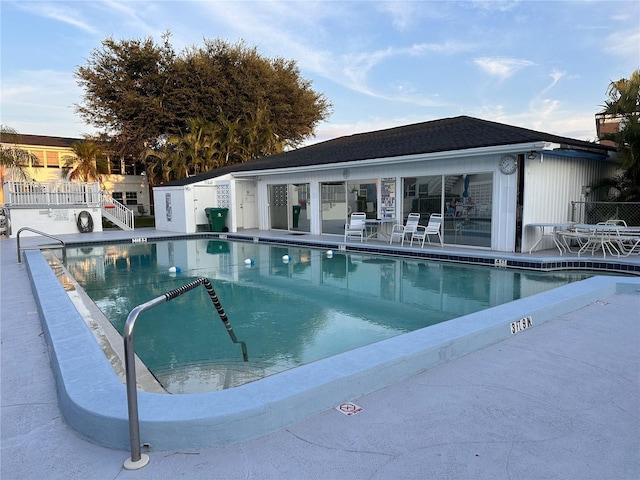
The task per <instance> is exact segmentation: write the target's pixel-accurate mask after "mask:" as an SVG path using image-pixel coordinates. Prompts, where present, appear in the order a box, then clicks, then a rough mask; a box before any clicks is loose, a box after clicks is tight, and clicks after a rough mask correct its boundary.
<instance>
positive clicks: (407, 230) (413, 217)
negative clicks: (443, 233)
mask: <svg viewBox="0 0 640 480" xmlns="http://www.w3.org/2000/svg"><path fill="white" fill-rule="evenodd" d="M418 222H420V214H419V213H410V214H409V216H408V217H407V222H406V223H405V224H404V225H401V224H396V225H394V226H393V228H392V229H391V236H390V237H389V245H391V244H392V243H393V240H394V239H398V240H401V243H400V244H401V245H404V241H405V239H407V238H411V237H412V236H413V234H414V233H415V231H416V230H417V229H418V227H419V225H418ZM421 228H424V227H421ZM407 236H408V237H407Z"/></svg>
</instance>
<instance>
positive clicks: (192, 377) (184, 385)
mask: <svg viewBox="0 0 640 480" xmlns="http://www.w3.org/2000/svg"><path fill="white" fill-rule="evenodd" d="M282 370H283V369H282V368H277V367H276V366H274V365H273V364H267V363H264V362H235V361H232V362H217V363H199V364H193V365H181V366H179V367H177V368H168V369H160V370H157V369H154V372H153V374H154V376H155V377H156V379H157V380H158V382H160V384H161V385H162V386H163V387H164V388H165V389H166V391H167V392H168V393H172V394H181V393H202V392H213V391H216V390H224V389H226V388H233V387H237V386H240V385H244V384H245V383H250V382H253V381H255V380H260V379H261V378H264V377H266V376H268V375H273V374H274V373H278V372H279V371H282Z"/></svg>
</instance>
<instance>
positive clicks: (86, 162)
mask: <svg viewBox="0 0 640 480" xmlns="http://www.w3.org/2000/svg"><path fill="white" fill-rule="evenodd" d="M71 148H72V150H73V153H74V154H75V156H72V155H66V156H64V157H63V160H64V161H65V164H64V166H63V167H62V175H63V176H64V177H65V178H66V179H67V180H79V181H81V182H92V181H100V179H101V176H102V175H103V174H106V173H108V162H107V158H106V157H105V156H104V154H103V153H102V150H101V148H100V147H99V146H98V144H96V143H95V142H92V141H91V140H82V141H80V142H76V143H74V144H73V146H72V147H71Z"/></svg>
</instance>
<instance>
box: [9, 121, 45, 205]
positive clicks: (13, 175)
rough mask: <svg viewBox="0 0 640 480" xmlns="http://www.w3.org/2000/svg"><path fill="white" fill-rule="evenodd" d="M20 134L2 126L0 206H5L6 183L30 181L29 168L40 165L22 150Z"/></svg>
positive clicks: (36, 158)
mask: <svg viewBox="0 0 640 480" xmlns="http://www.w3.org/2000/svg"><path fill="white" fill-rule="evenodd" d="M19 144H20V134H19V133H18V132H17V131H16V130H14V129H13V128H11V127H9V126H8V125H2V126H0V205H1V204H4V183H5V182H6V181H8V180H9V179H11V180H14V181H21V180H22V181H29V180H31V177H30V176H29V172H28V170H27V169H28V168H29V166H30V164H31V165H38V163H39V160H38V157H36V156H35V155H33V154H32V153H29V152H28V151H27V150H24V149H22V148H20V147H19V146H18V145H19Z"/></svg>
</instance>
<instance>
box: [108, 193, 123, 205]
mask: <svg viewBox="0 0 640 480" xmlns="http://www.w3.org/2000/svg"><path fill="white" fill-rule="evenodd" d="M111 196H112V197H113V199H114V200H115V201H116V202H120V203H123V202H122V192H113V193H112V194H111Z"/></svg>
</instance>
